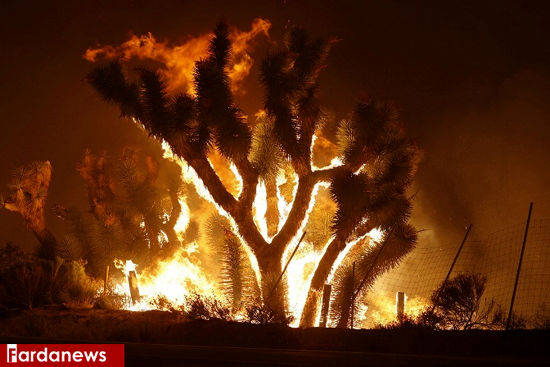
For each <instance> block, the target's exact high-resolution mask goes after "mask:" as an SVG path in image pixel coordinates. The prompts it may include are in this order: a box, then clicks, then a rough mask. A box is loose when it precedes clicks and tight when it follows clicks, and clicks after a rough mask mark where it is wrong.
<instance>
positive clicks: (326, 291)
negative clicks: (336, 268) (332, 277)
mask: <svg viewBox="0 0 550 367" xmlns="http://www.w3.org/2000/svg"><path fill="white" fill-rule="evenodd" d="M331 292H332V286H331V285H330V284H325V286H324V287H323V307H322V308H321V322H320V323H319V326H320V327H327V320H328V308H329V305H330V293H331Z"/></svg>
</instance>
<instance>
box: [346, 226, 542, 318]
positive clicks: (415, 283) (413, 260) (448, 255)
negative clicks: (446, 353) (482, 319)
mask: <svg viewBox="0 0 550 367" xmlns="http://www.w3.org/2000/svg"><path fill="white" fill-rule="evenodd" d="M525 224H526V223H525V222H522V223H516V224H512V225H508V226H507V227H506V228H505V229H502V230H500V231H496V232H493V233H491V234H488V235H485V236H483V237H481V236H477V235H476V234H474V235H470V236H469V238H468V240H467V241H466V242H465V244H464V247H463V249H462V252H461V254H460V256H459V258H458V260H457V262H456V265H455V267H454V269H453V272H452V274H451V279H452V278H453V277H454V276H456V275H458V274H461V273H463V274H472V273H476V274H480V275H482V276H485V277H486V279H487V282H486V288H485V292H484V295H483V298H482V300H481V308H484V307H488V305H489V304H490V303H491V302H494V304H495V309H501V310H502V311H503V312H504V314H505V315H507V313H508V309H509V307H510V300H511V297H512V292H513V288H514V282H515V278H516V273H517V267H518V262H519V257H520V252H521V247H522V242H523V235H524V231H525ZM474 230H475V227H474ZM459 245H460V241H458V242H457V243H456V244H451V243H448V244H445V245H439V244H437V243H434V242H433V241H424V242H423V241H420V242H419V244H418V245H417V247H416V248H415V249H414V250H413V251H412V252H411V253H410V254H408V255H407V256H406V257H405V258H404V259H403V261H402V262H401V264H400V265H399V266H397V267H396V268H395V269H393V270H390V271H388V272H387V273H385V274H384V275H382V276H381V277H379V278H378V279H377V281H376V282H375V283H374V284H373V286H372V288H371V290H370V291H369V292H368V294H367V295H366V297H365V298H364V299H363V301H364V304H365V305H366V307H363V308H362V309H358V310H357V312H358V314H359V315H358V319H359V320H362V321H361V324H360V326H361V327H364V328H369V327H374V326H376V325H379V324H384V323H387V322H389V321H392V320H395V318H396V294H397V292H405V294H406V299H407V301H406V305H405V313H407V314H409V315H415V314H418V313H419V312H420V311H421V310H423V309H425V307H426V306H428V305H429V303H430V297H431V295H432V294H433V292H434V291H435V290H436V289H437V288H438V286H439V285H440V284H441V283H442V282H443V280H444V279H445V277H446V275H447V273H448V271H449V268H450V266H451V263H452V261H453V259H454V257H455V255H456V252H457V250H458V247H459ZM549 249H550V217H549V218H542V219H540V218H538V219H537V218H535V219H532V220H531V223H530V226H529V232H528V236H527V242H526V247H525V253H524V257H523V263H522V267H521V273H520V277H519V282H518V288H517V293H516V298H515V302H514V308H513V311H514V317H516V318H521V319H522V320H524V322H525V324H526V327H539V326H540V324H541V323H546V324H545V325H547V324H548V320H550V256H549V255H550V250H549Z"/></svg>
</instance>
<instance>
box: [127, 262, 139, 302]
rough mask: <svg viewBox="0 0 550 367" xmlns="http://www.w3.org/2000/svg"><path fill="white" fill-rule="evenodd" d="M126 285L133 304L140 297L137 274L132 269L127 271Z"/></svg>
mask: <svg viewBox="0 0 550 367" xmlns="http://www.w3.org/2000/svg"><path fill="white" fill-rule="evenodd" d="M128 285H129V287H130V296H131V297H132V303H134V304H135V303H138V302H139V299H140V296H139V287H138V281H137V275H136V272H135V271H134V270H132V271H130V272H129V273H128Z"/></svg>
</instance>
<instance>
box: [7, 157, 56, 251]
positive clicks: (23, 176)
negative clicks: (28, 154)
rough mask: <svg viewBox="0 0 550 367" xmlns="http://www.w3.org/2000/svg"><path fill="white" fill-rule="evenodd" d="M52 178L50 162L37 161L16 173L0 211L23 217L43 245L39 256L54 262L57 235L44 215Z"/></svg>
mask: <svg viewBox="0 0 550 367" xmlns="http://www.w3.org/2000/svg"><path fill="white" fill-rule="evenodd" d="M51 176H52V166H51V164H50V162H49V161H43V162H38V161H37V162H33V163H31V164H30V165H28V166H25V167H21V168H19V169H17V170H16V171H15V172H14V174H13V179H12V181H11V183H10V185H9V189H10V192H9V193H8V196H7V198H6V199H5V201H4V200H2V202H1V203H0V207H4V208H6V209H7V210H10V211H13V212H17V213H19V214H21V216H22V217H23V219H24V220H25V223H26V224H27V227H28V228H29V230H31V231H32V233H34V235H35V236H36V238H37V239H38V241H39V242H40V249H39V252H38V254H39V256H40V257H42V258H45V259H49V260H53V259H54V258H55V256H56V252H57V250H58V246H57V241H56V239H55V237H54V235H53V234H52V233H51V232H50V231H49V230H48V229H47V228H46V217H45V215H44V208H45V206H46V198H47V196H48V188H49V186H50V180H51Z"/></svg>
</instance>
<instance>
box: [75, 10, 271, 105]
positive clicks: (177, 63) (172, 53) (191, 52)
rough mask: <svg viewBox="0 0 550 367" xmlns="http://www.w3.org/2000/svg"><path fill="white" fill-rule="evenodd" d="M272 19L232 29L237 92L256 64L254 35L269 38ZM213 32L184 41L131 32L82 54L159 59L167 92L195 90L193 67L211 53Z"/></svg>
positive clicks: (232, 65) (232, 67) (87, 56)
mask: <svg viewBox="0 0 550 367" xmlns="http://www.w3.org/2000/svg"><path fill="white" fill-rule="evenodd" d="M270 27H271V22H270V21H269V20H267V19H262V18H257V19H255V20H254V21H253V22H252V25H251V29H250V30H249V31H240V30H238V29H236V28H234V29H232V30H231V32H230V34H229V39H230V41H231V43H232V46H233V48H232V53H231V59H230V60H229V70H228V74H229V78H230V80H231V90H232V91H233V92H234V93H240V94H244V90H243V89H242V88H241V84H242V81H243V80H244V79H245V78H246V77H247V76H248V75H249V74H250V69H251V68H252V65H253V64H254V60H253V59H252V56H250V53H249V50H250V49H251V47H252V43H253V41H254V39H255V38H257V37H258V36H260V35H265V36H266V37H267V38H269V28H270ZM211 37H212V33H207V34H203V35H200V36H197V37H192V38H190V39H188V40H187V41H186V42H184V43H181V44H174V45H171V44H169V43H168V42H167V41H157V39H156V38H155V37H154V36H153V34H151V33H150V32H149V33H147V34H146V35H141V36H138V35H132V36H131V37H130V39H129V40H127V41H126V42H123V43H122V44H120V45H119V46H111V45H105V46H97V47H93V48H92V47H90V48H88V49H87V50H86V52H85V53H84V55H83V58H84V59H85V60H88V61H91V62H96V61H97V59H98V58H99V57H100V56H102V57H104V58H106V59H111V60H112V59H118V58H121V59H124V60H126V61H128V60H130V59H132V58H137V59H141V60H153V61H157V62H160V63H161V64H162V65H163V67H162V68H160V69H159V72H160V74H161V76H162V78H163V80H164V82H165V83H166V89H167V92H168V93H175V92H182V91H183V92H186V93H189V94H191V95H194V94H195V90H194V84H193V71H194V69H195V62H196V61H198V60H200V59H201V58H204V57H206V56H207V55H208V47H209V43H210V39H211Z"/></svg>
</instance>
